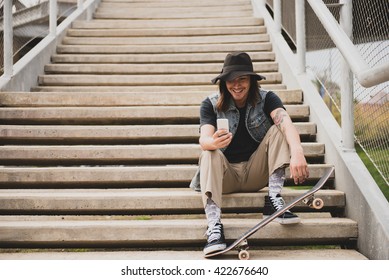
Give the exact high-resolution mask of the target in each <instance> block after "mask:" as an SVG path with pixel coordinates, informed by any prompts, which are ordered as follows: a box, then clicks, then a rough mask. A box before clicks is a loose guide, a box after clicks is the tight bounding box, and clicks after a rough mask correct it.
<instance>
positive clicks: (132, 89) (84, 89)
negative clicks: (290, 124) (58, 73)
mask: <svg viewBox="0 0 389 280" xmlns="http://www.w3.org/2000/svg"><path fill="white" fill-rule="evenodd" d="M179 88H181V90H179ZM261 88H262V89H264V90H272V91H278V90H286V86H285V85H283V84H262V85H261ZM193 89H195V90H194V91H196V92H198V91H202V93H203V94H204V93H206V94H207V96H208V95H210V94H212V93H215V91H217V87H216V86H214V85H209V84H207V85H159V86H156V85H152V86H147V85H139V86H118V85H116V86H37V87H33V88H32V89H31V91H32V92H66V93H70V94H71V93H74V92H80V93H103V92H104V93H109V92H110V93H112V94H116V93H124V92H125V93H138V94H144V93H146V94H147V93H150V92H154V93H158V94H159V93H160V92H163V93H166V92H170V91H175V92H176V93H177V92H178V91H182V92H183V93H186V92H188V91H193ZM0 94H1V93H0ZM161 102H163V101H161ZM158 103H159V102H157V104H158ZM298 103H301V101H300V102H298ZM197 104H198V103H197ZM134 105H135V106H136V105H138V104H134ZM150 105H155V104H150ZM103 106H104V105H103Z"/></svg>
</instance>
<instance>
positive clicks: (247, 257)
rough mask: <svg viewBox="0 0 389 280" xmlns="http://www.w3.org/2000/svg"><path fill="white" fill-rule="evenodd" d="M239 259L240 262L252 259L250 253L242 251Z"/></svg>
mask: <svg viewBox="0 0 389 280" xmlns="http://www.w3.org/2000/svg"><path fill="white" fill-rule="evenodd" d="M238 257H239V259H240V260H248V259H249V258H250V254H249V252H248V251H246V250H242V251H240V252H239V255H238Z"/></svg>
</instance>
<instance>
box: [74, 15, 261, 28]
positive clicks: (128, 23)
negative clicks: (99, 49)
mask: <svg viewBox="0 0 389 280" xmlns="http://www.w3.org/2000/svg"><path fill="white" fill-rule="evenodd" d="M263 23H264V21H263V19H259V18H250V17H242V18H229V19H223V18H218V19H212V18H201V19H171V20H169V19H163V20H158V19H154V20H143V19H138V20H120V19H118V20H109V19H105V20H98V19H94V20H92V21H75V22H73V24H72V28H80V29H94V28H104V29H117V28H118V26H120V28H128V29H134V28H139V29H150V28H157V29H165V28H208V27H215V26H220V27H226V28H228V27H236V26H261V25H263Z"/></svg>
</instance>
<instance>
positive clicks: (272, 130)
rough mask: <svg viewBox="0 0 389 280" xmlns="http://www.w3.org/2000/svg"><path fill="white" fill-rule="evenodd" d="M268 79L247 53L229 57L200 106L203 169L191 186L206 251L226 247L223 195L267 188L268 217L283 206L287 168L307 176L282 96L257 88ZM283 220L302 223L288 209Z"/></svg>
mask: <svg viewBox="0 0 389 280" xmlns="http://www.w3.org/2000/svg"><path fill="white" fill-rule="evenodd" d="M262 79H264V77H263V76H260V75H258V74H256V73H254V69H253V64H252V61H251V58H250V57H249V55H248V54H247V53H244V52H234V53H230V54H228V55H227V56H226V58H225V61H224V65H223V69H222V72H221V74H220V75H218V76H217V77H216V78H215V79H213V80H212V83H214V84H216V83H217V81H218V80H219V92H218V93H216V94H213V95H211V96H209V97H207V98H206V99H205V100H204V101H203V102H202V104H201V109H200V139H199V142H200V146H201V148H202V150H203V152H202V154H201V156H200V160H199V171H198V172H197V174H196V176H195V178H193V180H192V183H191V187H192V188H195V189H196V188H197V187H198V184H199V183H200V187H201V193H202V200H203V204H204V208H205V213H206V217H207V221H208V230H207V232H206V235H207V244H206V245H205V247H204V254H209V253H212V252H216V251H219V250H223V249H224V248H226V243H225V239H224V232H223V225H222V223H221V219H220V218H221V206H222V194H225V193H235V192H257V191H258V190H260V189H262V188H264V187H265V186H268V187H269V195H268V196H266V197H265V208H264V213H263V214H264V216H268V215H271V214H272V213H274V212H275V211H277V210H278V209H280V208H282V207H283V205H284V200H283V199H282V196H281V190H282V187H283V184H284V180H285V168H286V167H287V166H289V167H290V175H291V178H293V179H294V182H295V183H296V184H297V183H301V182H303V181H304V180H305V179H306V178H307V177H308V176H309V173H308V168H307V162H306V160H305V157H304V153H303V149H302V146H301V142H300V136H299V134H298V132H297V130H296V128H295V127H294V125H293V123H292V121H291V119H290V117H289V115H288V113H287V112H286V110H285V108H284V106H283V104H282V102H281V100H280V98H279V97H278V96H277V95H276V94H275V93H273V92H271V91H269V92H267V91H264V90H261V89H260V88H259V85H258V81H260V80H262ZM219 118H225V119H228V123H229V124H228V127H229V131H227V130H225V129H219V130H218V129H217V119H219ZM277 221H278V222H280V223H281V224H292V223H298V222H299V221H300V219H299V217H298V216H296V215H295V214H293V213H292V212H290V211H287V212H286V213H285V214H284V215H282V216H281V217H279V218H278V219H277Z"/></svg>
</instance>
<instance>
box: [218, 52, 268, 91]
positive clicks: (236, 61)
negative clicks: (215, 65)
mask: <svg viewBox="0 0 389 280" xmlns="http://www.w3.org/2000/svg"><path fill="white" fill-rule="evenodd" d="M244 75H250V76H253V77H254V78H256V79H257V80H258V81H260V80H263V79H266V78H265V77H264V76H261V75H258V74H256V73H254V67H253V63H252V62H251V58H250V56H249V55H248V54H247V53H245V52H233V53H229V54H227V56H226V58H225V59H224V65H223V69H222V72H221V73H220V74H219V76H217V77H216V78H215V79H213V80H212V83H213V84H216V82H217V81H218V80H219V79H220V80H223V81H231V80H233V79H235V78H237V77H240V76H244Z"/></svg>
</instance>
